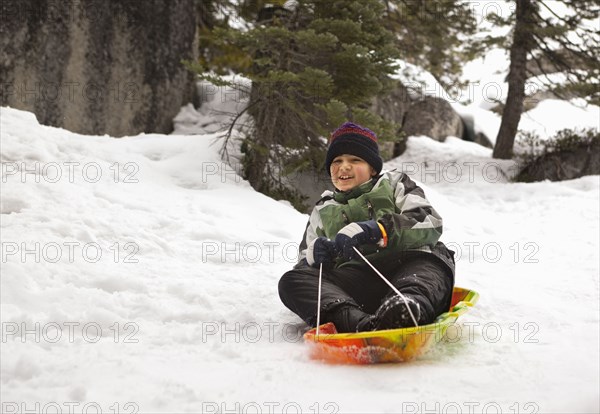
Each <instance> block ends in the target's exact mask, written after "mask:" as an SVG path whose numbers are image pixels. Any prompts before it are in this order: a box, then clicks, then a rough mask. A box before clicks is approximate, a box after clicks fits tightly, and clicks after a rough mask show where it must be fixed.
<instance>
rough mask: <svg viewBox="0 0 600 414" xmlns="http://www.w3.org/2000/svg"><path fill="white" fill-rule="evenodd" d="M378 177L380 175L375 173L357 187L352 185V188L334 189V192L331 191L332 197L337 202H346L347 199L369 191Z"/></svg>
mask: <svg viewBox="0 0 600 414" xmlns="http://www.w3.org/2000/svg"><path fill="white" fill-rule="evenodd" d="M379 178H381V175H376V176H375V177H373V178H372V179H370V180H369V181H367V182H366V183H364V184H361V185H359V186H358V187H354V188H353V189H352V190H348V191H340V190H335V192H334V193H333V199H334V200H335V201H337V202H338V203H342V204H346V203H348V200H351V199H353V198H357V197H360V196H361V195H363V194H365V193H368V192H369V191H371V190H372V189H373V187H374V186H375V183H377V181H378V180H379Z"/></svg>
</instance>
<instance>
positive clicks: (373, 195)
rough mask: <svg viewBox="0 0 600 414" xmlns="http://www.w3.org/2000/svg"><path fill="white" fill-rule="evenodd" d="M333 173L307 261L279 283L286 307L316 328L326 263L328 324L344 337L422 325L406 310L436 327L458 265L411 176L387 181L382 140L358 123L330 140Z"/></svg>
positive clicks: (314, 219)
mask: <svg viewBox="0 0 600 414" xmlns="http://www.w3.org/2000/svg"><path fill="white" fill-rule="evenodd" d="M325 165H326V169H327V171H328V172H329V174H330V176H331V181H332V183H333V185H334V187H335V191H334V192H332V191H326V192H325V193H323V197H322V198H321V200H319V202H317V205H316V206H315V208H314V209H313V211H312V214H311V216H310V219H309V222H308V224H307V227H306V231H305V232H304V237H303V240H302V243H301V244H300V256H299V261H298V263H297V264H296V266H294V269H293V270H290V271H289V272H287V273H285V274H284V275H283V276H282V277H281V280H280V281H279V296H280V298H281V300H282V302H283V303H284V304H285V306H287V307H288V308H289V309H290V310H291V311H292V312H294V313H296V314H297V315H298V316H300V318H302V319H303V320H304V321H305V322H306V323H307V324H308V325H310V326H311V327H314V326H315V325H316V315H317V292H318V283H319V267H320V265H321V264H323V277H322V293H321V323H326V322H333V323H334V324H335V326H336V328H337V331H338V332H361V331H371V330H380V329H394V328H402V327H407V326H414V322H413V319H412V317H411V315H410V313H411V312H409V310H408V308H407V304H408V306H410V309H411V311H412V315H413V316H414V317H415V318H416V321H417V323H418V324H419V325H424V324H428V323H431V322H433V321H434V319H435V318H436V317H437V316H438V315H440V314H441V313H443V312H446V311H447V310H448V308H449V306H450V301H451V299H452V289H453V287H454V259H453V252H451V251H450V250H448V249H447V248H446V247H445V246H444V244H443V243H441V242H439V241H438V239H439V237H440V235H441V234H442V219H441V217H440V216H439V215H438V213H437V212H436V211H435V210H434V209H433V207H431V205H430V204H429V202H428V201H427V199H426V198H425V194H424V193H423V190H422V189H421V188H420V187H418V186H417V185H416V184H415V183H414V182H413V181H412V180H411V179H410V178H409V177H408V176H407V175H406V174H404V173H401V172H397V171H390V172H384V173H381V169H382V167H383V161H382V159H381V157H380V156H379V146H378V144H377V136H376V135H375V133H374V132H373V131H371V130H369V129H367V128H363V127H361V126H359V125H356V124H353V123H350V122H347V123H345V124H343V125H341V126H340V127H339V128H338V129H336V130H335V131H334V132H333V133H332V134H331V137H330V140H329V148H328V150H327V156H326V161H325ZM353 247H356V248H358V249H359V250H360V251H361V252H362V253H363V254H364V255H365V257H366V258H367V259H368V260H369V261H370V262H371V263H372V264H373V265H374V266H375V267H376V268H377V269H378V270H379V271H380V272H381V273H382V274H383V275H384V276H385V277H386V278H387V279H388V280H389V281H390V282H391V283H392V284H393V285H394V286H395V287H396V288H397V289H398V290H399V291H400V292H401V293H402V294H403V295H404V296H405V297H406V302H405V301H404V300H403V299H402V298H400V297H399V296H398V295H397V294H396V293H394V292H393V290H392V289H391V288H390V287H389V286H388V285H387V284H386V283H385V282H384V281H383V280H381V278H380V277H379V276H378V275H377V274H376V273H375V272H374V271H373V270H372V269H371V268H370V267H369V266H368V265H367V264H366V263H365V262H364V261H363V260H362V259H361V258H360V257H359V256H358V254H357V253H356V252H355V251H354V249H353Z"/></svg>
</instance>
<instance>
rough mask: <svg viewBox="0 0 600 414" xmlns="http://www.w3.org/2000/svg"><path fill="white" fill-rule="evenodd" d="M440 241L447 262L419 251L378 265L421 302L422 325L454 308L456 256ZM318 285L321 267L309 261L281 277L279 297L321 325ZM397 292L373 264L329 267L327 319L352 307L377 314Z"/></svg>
mask: <svg viewBox="0 0 600 414" xmlns="http://www.w3.org/2000/svg"><path fill="white" fill-rule="evenodd" d="M439 245H441V246H442V248H443V253H444V259H445V260H442V259H440V258H439V257H436V256H439V255H435V254H432V253H424V252H415V253H410V254H406V255H403V258H402V259H401V260H394V261H390V263H386V264H384V265H381V264H379V266H378V270H379V271H380V272H381V273H382V274H383V275H384V276H385V277H386V278H387V279H388V280H389V281H390V282H391V283H392V284H393V285H394V286H395V287H396V288H397V289H398V290H399V291H400V292H401V293H402V294H404V295H406V296H410V297H412V299H414V300H415V301H416V302H417V303H419V305H420V309H421V317H420V318H419V319H420V320H419V321H418V322H419V325H424V324H427V323H431V322H433V321H434V320H435V318H436V317H437V316H439V315H440V314H442V313H444V312H446V311H448V309H449V307H450V301H451V300H452V289H453V287H454V260H453V258H452V254H451V253H450V251H449V250H447V249H446V248H445V246H443V244H441V243H438V246H436V248H437V249H438V251H439V249H440V247H439ZM436 253H437V252H436ZM318 286H319V269H318V268H313V267H310V266H308V265H305V266H301V267H297V268H294V269H292V270H290V271H288V272H286V273H285V274H284V275H283V276H282V277H281V279H280V280H279V297H280V298H281V301H282V302H283V304H284V305H285V306H286V307H287V308H288V309H290V310H291V311H292V312H294V313H295V314H297V315H298V316H299V317H300V318H302V320H304V321H305V322H306V323H307V324H308V325H309V326H311V327H314V326H315V325H316V314H317V293H318ZM394 295H396V293H395V292H394V291H393V290H392V289H391V288H390V287H389V286H388V285H387V284H386V283H385V282H384V281H383V280H381V278H380V277H379V276H378V275H377V274H376V273H375V272H374V271H373V270H372V269H371V268H370V267H369V266H368V265H367V264H356V265H350V264H348V265H346V266H342V267H341V268H335V269H327V270H326V269H323V280H322V286H321V323H326V322H334V320H335V317H336V312H337V311H338V310H339V309H341V308H343V307H346V306H351V307H357V308H359V309H360V310H361V311H362V312H364V313H366V314H374V313H375V311H376V310H377V308H379V306H380V305H381V304H382V303H383V302H384V301H385V300H386V299H387V298H389V297H391V296H394ZM336 326H337V324H336ZM345 330H347V331H353V330H354V328H353V327H352V326H350V327H349V328H347V329H345Z"/></svg>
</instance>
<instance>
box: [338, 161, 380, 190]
mask: <svg viewBox="0 0 600 414" xmlns="http://www.w3.org/2000/svg"><path fill="white" fill-rule="evenodd" d="M329 171H330V173H331V182H332V183H333V185H334V186H335V188H337V189H338V190H340V191H348V190H351V189H353V188H354V187H356V186H359V185H361V184H364V183H366V182H367V181H369V180H370V179H371V177H373V176H374V175H375V170H374V169H373V167H371V166H370V165H369V163H367V162H366V161H365V160H363V159H362V158H360V157H357V156H356V155H349V154H343V155H338V156H337V157H335V158H334V159H333V162H332V163H331V167H330V170H329Z"/></svg>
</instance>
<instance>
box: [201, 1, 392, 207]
mask: <svg viewBox="0 0 600 414" xmlns="http://www.w3.org/2000/svg"><path fill="white" fill-rule="evenodd" d="M383 12H384V8H383V5H382V4H381V2H379V1H377V0H361V1H352V0H300V1H297V2H295V5H294V8H293V9H286V8H283V7H281V6H277V5H276V6H272V7H267V8H266V10H265V9H264V8H263V9H261V10H259V12H258V13H257V24H256V25H255V26H254V27H253V28H250V29H249V30H245V31H239V30H234V29H231V28H227V29H224V28H217V29H215V30H214V31H213V33H212V36H213V40H214V41H215V42H216V43H218V44H219V46H220V47H221V48H222V49H226V48H229V50H230V51H231V50H235V51H236V53H238V54H239V55H240V56H242V58H241V59H240V60H239V62H245V63H247V62H251V63H250V64H241V65H238V67H237V70H238V73H240V74H242V75H243V76H245V77H247V78H249V79H250V80H251V82H252V88H251V91H250V94H249V96H250V98H249V102H248V106H247V109H246V110H247V112H248V114H250V115H251V118H252V125H250V128H249V132H248V135H247V136H246V138H245V140H244V142H243V145H242V151H243V152H244V161H243V164H244V173H245V176H246V178H247V179H248V180H249V182H250V183H251V184H252V186H253V187H254V188H256V189H257V190H259V191H261V192H263V193H265V194H268V195H271V196H274V197H277V198H286V199H292V200H294V199H295V200H296V201H298V199H297V194H295V193H294V191H293V190H292V189H290V188H289V186H286V185H285V182H284V181H285V178H286V175H288V174H290V173H294V172H297V171H300V170H304V169H308V170H316V169H318V168H319V167H320V166H321V165H322V161H323V156H324V145H325V143H324V142H323V140H322V137H324V136H327V133H328V131H330V130H331V129H333V128H334V127H335V126H337V125H339V124H340V123H341V122H343V121H344V120H353V121H355V122H358V123H361V124H363V125H365V126H367V127H370V128H373V129H376V130H378V131H380V132H382V133H381V134H380V135H381V137H382V138H383V139H385V138H386V136H387V137H393V136H394V133H395V131H397V129H398V126H396V125H391V124H390V123H386V122H384V121H383V120H381V119H380V118H379V117H377V116H376V115H374V114H372V113H370V112H369V111H368V108H369V106H370V103H371V100H372V98H373V97H374V96H375V95H377V94H378V93H380V92H381V91H382V90H384V89H385V87H386V85H387V82H389V75H390V74H391V73H393V72H394V70H395V66H394V60H395V59H396V58H398V57H399V52H398V50H397V49H396V48H395V46H394V41H393V40H394V39H393V36H392V34H391V33H390V32H389V31H388V30H386V29H385V28H384V27H383V26H382V24H381V21H380V18H381V16H382V14H383Z"/></svg>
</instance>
